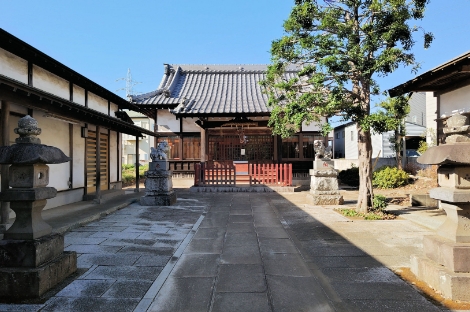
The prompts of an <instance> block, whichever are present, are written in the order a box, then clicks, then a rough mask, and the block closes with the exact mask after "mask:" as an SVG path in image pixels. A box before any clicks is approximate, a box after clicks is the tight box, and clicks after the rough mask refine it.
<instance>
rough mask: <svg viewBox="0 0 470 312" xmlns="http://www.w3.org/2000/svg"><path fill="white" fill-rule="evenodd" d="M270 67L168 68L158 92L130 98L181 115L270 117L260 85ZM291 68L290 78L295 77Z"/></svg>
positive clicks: (196, 66)
mask: <svg viewBox="0 0 470 312" xmlns="http://www.w3.org/2000/svg"><path fill="white" fill-rule="evenodd" d="M266 70H267V66H266V65H168V64H165V73H164V75H163V79H162V81H161V83H160V86H159V87H158V89H157V90H155V91H153V92H149V93H146V94H141V95H134V96H131V97H130V100H131V102H132V103H134V104H136V105H138V106H141V107H145V106H146V105H149V106H150V105H158V106H160V107H161V106H168V108H174V109H173V113H174V114H177V115H198V114H227V113H229V114H236V113H254V114H258V113H259V114H263V113H265V114H269V112H270V108H268V107H267V102H268V97H267V95H266V94H264V93H263V92H262V89H261V86H260V85H259V82H260V81H262V80H264V79H265V77H266ZM295 72H296V70H295V69H294V68H290V69H289V70H288V71H287V72H286V76H287V77H289V78H290V77H294V75H295Z"/></svg>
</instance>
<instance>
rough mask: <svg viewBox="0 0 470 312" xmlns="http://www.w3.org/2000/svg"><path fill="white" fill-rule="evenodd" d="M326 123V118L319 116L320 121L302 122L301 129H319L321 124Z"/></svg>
mask: <svg viewBox="0 0 470 312" xmlns="http://www.w3.org/2000/svg"><path fill="white" fill-rule="evenodd" d="M323 123H326V118H321V119H320V122H319V123H318V122H311V123H310V124H308V125H307V124H306V123H305V122H303V123H302V131H321V125H322V124H323Z"/></svg>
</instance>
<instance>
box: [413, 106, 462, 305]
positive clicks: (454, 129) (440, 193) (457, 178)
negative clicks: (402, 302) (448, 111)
mask: <svg viewBox="0 0 470 312" xmlns="http://www.w3.org/2000/svg"><path fill="white" fill-rule="evenodd" d="M469 133H470V125H469V123H468V119H467V117H465V116H463V115H460V114H457V115H454V116H452V117H450V118H449V119H448V120H447V125H446V127H445V128H444V134H445V135H446V143H445V144H443V145H439V146H434V147H431V148H430V149H429V150H427V151H426V152H425V153H424V154H423V155H422V156H420V157H419V158H418V162H419V163H421V164H428V165H439V168H438V170H437V175H438V182H439V187H437V188H434V189H431V190H430V192H429V195H430V197H431V198H434V199H438V200H440V207H441V208H443V209H444V210H445V212H446V214H447V218H446V220H445V222H444V223H443V224H442V225H441V226H440V227H439V228H438V229H437V230H436V231H437V233H436V234H437V235H434V236H426V237H424V238H423V248H424V255H419V256H418V255H414V256H412V258H411V270H412V272H413V273H414V274H415V275H416V276H417V277H418V278H419V279H421V280H423V281H425V282H426V283H428V284H429V285H430V286H431V287H433V288H434V289H436V290H437V291H439V292H441V293H442V295H443V296H444V297H446V298H450V299H452V300H461V301H470V291H469V289H470V135H469Z"/></svg>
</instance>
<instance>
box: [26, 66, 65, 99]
mask: <svg viewBox="0 0 470 312" xmlns="http://www.w3.org/2000/svg"><path fill="white" fill-rule="evenodd" d="M33 86H34V87H35V88H38V89H41V90H44V91H46V92H49V93H51V94H54V95H57V96H60V97H61V98H64V99H67V100H68V99H69V98H70V91H69V82H68V81H67V80H65V79H62V78H60V77H59V76H56V75H54V74H53V73H51V72H48V71H47V70H44V69H42V68H41V67H39V66H36V65H33Z"/></svg>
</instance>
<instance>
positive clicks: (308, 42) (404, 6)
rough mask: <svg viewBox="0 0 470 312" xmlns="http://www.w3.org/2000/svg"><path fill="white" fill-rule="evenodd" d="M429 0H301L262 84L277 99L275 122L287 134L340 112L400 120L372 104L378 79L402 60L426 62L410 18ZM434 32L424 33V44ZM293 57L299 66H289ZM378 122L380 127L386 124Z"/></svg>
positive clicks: (366, 122)
mask: <svg viewBox="0 0 470 312" xmlns="http://www.w3.org/2000/svg"><path fill="white" fill-rule="evenodd" d="M428 2H429V1H428V0H416V1H396V0H383V1H375V0H374V1H371V0H358V1H350V0H336V1H330V2H327V1H315V0H297V1H295V6H294V7H293V8H292V11H291V13H290V16H289V18H288V19H287V20H286V21H285V22H284V30H285V35H284V36H283V37H282V38H280V39H277V40H274V41H273V42H272V46H271V55H272V65H270V66H269V69H268V74H267V77H266V80H265V81H264V82H263V85H264V86H265V87H266V90H267V93H268V94H269V104H270V105H271V106H273V112H272V114H271V119H270V126H272V127H273V131H274V132H275V133H277V134H281V135H282V136H284V137H287V136H289V135H292V134H293V133H294V132H296V131H298V130H299V129H300V126H301V124H302V122H303V121H307V122H309V121H319V120H320V119H321V117H329V116H332V115H335V114H341V116H342V117H343V118H344V119H345V120H352V121H355V122H358V123H359V125H360V127H361V128H363V129H365V130H366V131H370V128H371V127H372V128H373V129H376V128H375V127H378V128H380V127H383V126H384V123H390V122H393V120H390V119H388V120H385V119H387V118H388V116H387V115H386V114H383V113H371V112H370V97H371V95H378V94H380V88H379V86H378V83H377V81H376V78H377V77H378V76H386V75H388V74H390V73H392V72H393V71H395V70H396V69H397V68H398V67H400V66H413V70H416V69H417V68H418V67H419V64H417V63H416V61H415V58H414V54H413V53H412V48H413V46H414V43H415V41H414V39H413V33H414V32H416V31H419V30H421V29H420V28H419V27H416V26H411V25H412V24H413V20H419V19H422V18H423V17H424V10H425V7H426V4H427V3H428ZM432 39H433V36H432V34H430V33H425V34H424V45H425V48H427V47H428V46H429V44H430V43H431V41H432ZM290 65H294V66H297V68H298V69H300V72H299V73H298V74H296V73H294V72H291V74H290V75H284V73H285V72H286V71H290V70H291V68H290V67H289V66H290ZM378 128H377V130H378V131H379V129H378Z"/></svg>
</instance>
